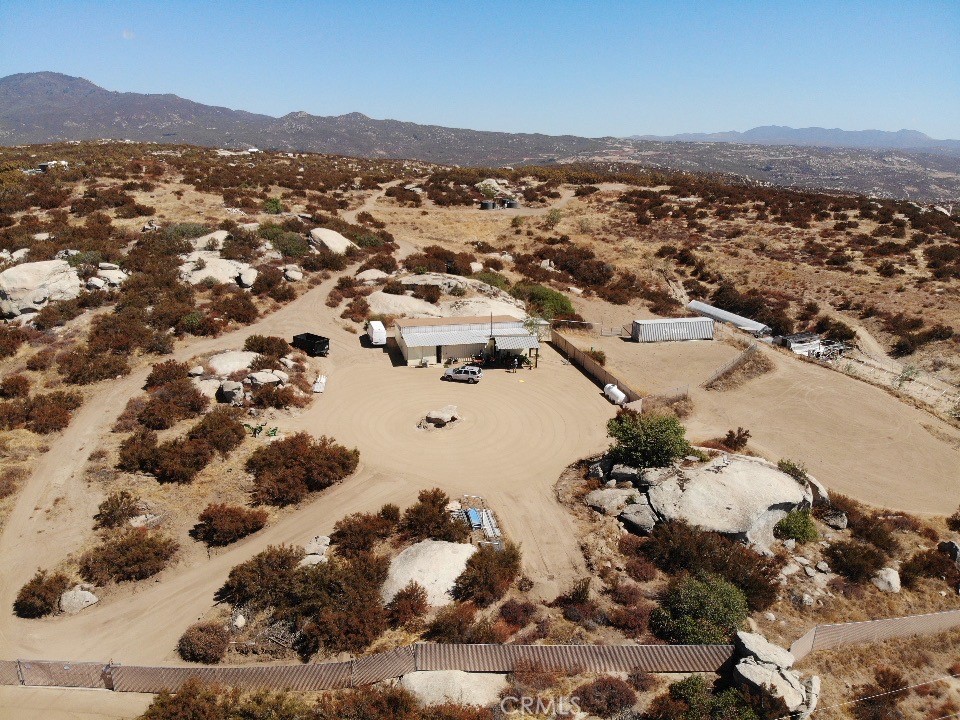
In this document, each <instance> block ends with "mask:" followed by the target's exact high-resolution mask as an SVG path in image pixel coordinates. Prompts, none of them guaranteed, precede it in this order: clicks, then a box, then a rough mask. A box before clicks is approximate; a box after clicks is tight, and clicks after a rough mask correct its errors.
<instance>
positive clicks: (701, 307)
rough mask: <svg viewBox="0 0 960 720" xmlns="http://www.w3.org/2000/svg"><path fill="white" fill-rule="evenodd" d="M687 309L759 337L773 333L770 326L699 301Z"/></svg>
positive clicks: (692, 301)
mask: <svg viewBox="0 0 960 720" xmlns="http://www.w3.org/2000/svg"><path fill="white" fill-rule="evenodd" d="M687 307H688V308H690V309H691V310H693V311H694V312H695V313H698V314H700V315H703V316H704V317H708V318H713V319H714V320H716V321H717V322H724V323H730V324H731V325H733V326H734V327H736V328H739V329H740V330H744V331H745V332H748V333H752V334H753V335H756V336H757V337H761V336H762V335H769V334H770V332H771V330H770V326H769V325H764V324H763V323H761V322H757V321H756V320H751V319H750V318H746V317H743V316H742V315H737V314H736V313H732V312H727V311H726V310H722V309H720V308H718V307H714V306H713V305H707V304H706V303H704V302H700V301H699V300H691V301H690V303H689V304H688V305H687Z"/></svg>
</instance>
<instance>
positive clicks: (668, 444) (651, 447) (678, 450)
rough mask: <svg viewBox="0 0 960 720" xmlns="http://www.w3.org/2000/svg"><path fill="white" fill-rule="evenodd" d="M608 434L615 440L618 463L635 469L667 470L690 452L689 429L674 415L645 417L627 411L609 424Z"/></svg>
mask: <svg viewBox="0 0 960 720" xmlns="http://www.w3.org/2000/svg"><path fill="white" fill-rule="evenodd" d="M607 433H608V434H609V435H610V437H612V438H613V439H614V441H615V442H614V444H613V447H612V448H611V454H612V456H613V460H614V462H618V463H623V464H624V465H630V466H631V467H638V468H649V467H666V466H668V465H670V464H671V463H672V462H673V461H674V460H676V459H677V458H681V457H683V456H684V455H687V454H689V453H690V443H688V442H687V438H686V430H685V429H684V427H683V425H682V424H681V423H680V421H679V420H678V419H677V418H676V417H674V416H672V415H656V414H651V415H641V414H640V413H638V412H635V411H633V410H626V409H624V410H621V411H620V412H618V413H617V416H616V417H615V418H613V419H611V420H610V421H609V422H608V423H607Z"/></svg>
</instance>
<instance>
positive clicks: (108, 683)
mask: <svg viewBox="0 0 960 720" xmlns="http://www.w3.org/2000/svg"><path fill="white" fill-rule="evenodd" d="M100 677H102V678H103V686H104V687H105V688H106V689H107V690H113V689H114V686H113V663H112V662H108V663H107V664H106V665H104V666H103V670H102V671H101V672H100Z"/></svg>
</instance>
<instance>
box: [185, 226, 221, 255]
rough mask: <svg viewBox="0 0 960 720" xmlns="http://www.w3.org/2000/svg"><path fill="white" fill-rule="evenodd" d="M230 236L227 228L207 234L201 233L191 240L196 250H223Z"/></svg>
mask: <svg viewBox="0 0 960 720" xmlns="http://www.w3.org/2000/svg"><path fill="white" fill-rule="evenodd" d="M229 237H230V233H228V232H227V231H226V230H214V231H213V232H212V233H208V234H207V235H201V236H200V237H198V238H194V239H193V240H191V241H190V242H191V244H192V245H193V248H194V249H195V250H222V249H223V243H224V241H225V240H226V239H227V238H229Z"/></svg>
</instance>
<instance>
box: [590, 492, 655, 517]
mask: <svg viewBox="0 0 960 720" xmlns="http://www.w3.org/2000/svg"><path fill="white" fill-rule="evenodd" d="M640 495H641V494H640V493H639V492H638V491H636V490H634V489H633V488H600V489H599V490H593V491H591V492H589V493H587V496H586V497H585V498H584V499H583V500H584V502H586V503H587V505H589V506H590V507H592V508H593V509H594V510H597V511H598V512H602V513H603V514H604V515H619V514H620V512H621V511H622V510H623V509H624V508H625V507H626V506H627V505H630V504H632V503H636V502H637V501H638V500H639V499H640Z"/></svg>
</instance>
